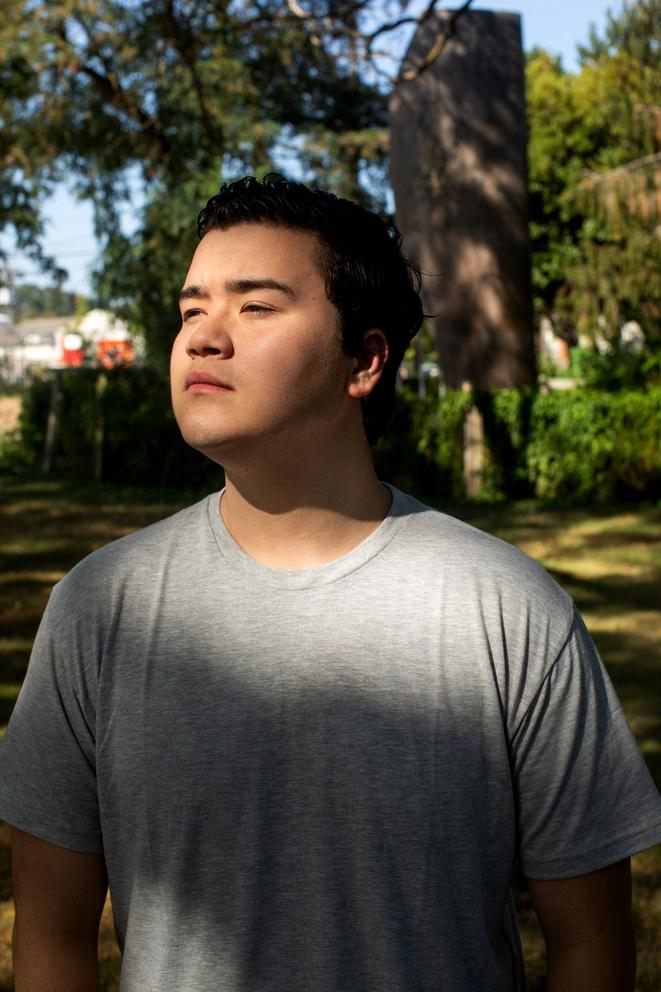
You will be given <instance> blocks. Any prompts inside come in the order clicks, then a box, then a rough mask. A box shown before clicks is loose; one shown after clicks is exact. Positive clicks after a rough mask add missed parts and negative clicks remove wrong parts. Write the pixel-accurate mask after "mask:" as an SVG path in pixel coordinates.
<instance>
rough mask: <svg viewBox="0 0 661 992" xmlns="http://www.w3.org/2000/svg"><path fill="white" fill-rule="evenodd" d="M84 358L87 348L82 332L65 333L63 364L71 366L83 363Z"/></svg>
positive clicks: (63, 339)
mask: <svg viewBox="0 0 661 992" xmlns="http://www.w3.org/2000/svg"><path fill="white" fill-rule="evenodd" d="M84 360H85V348H84V342H83V339H82V338H81V336H80V334H75V333H71V334H65V335H64V337H63V338H62V364H63V365H67V366H69V367H70V368H71V367H76V366H78V365H82V364H83V361H84Z"/></svg>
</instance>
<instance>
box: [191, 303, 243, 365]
mask: <svg viewBox="0 0 661 992" xmlns="http://www.w3.org/2000/svg"><path fill="white" fill-rule="evenodd" d="M186 353H187V354H188V356H189V358H207V357H210V356H216V357H219V358H230V357H231V355H232V354H233V353H234V346H233V344H232V338H231V337H230V335H229V332H228V329H227V326H226V318H225V317H223V316H220V315H218V314H217V315H213V314H206V315H205V316H204V318H203V319H202V320H200V321H198V322H197V323H196V326H195V327H194V329H193V330H192V331H191V333H190V336H189V338H188V341H187V342H186Z"/></svg>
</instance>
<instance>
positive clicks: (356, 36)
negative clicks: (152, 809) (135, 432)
mask: <svg viewBox="0 0 661 992" xmlns="http://www.w3.org/2000/svg"><path fill="white" fill-rule="evenodd" d="M468 2H470V0H468ZM467 5H468V4H465V6H467ZM437 6H438V3H437V0H431V2H429V3H428V4H427V5H426V6H425V7H424V8H423V9H422V11H421V13H419V14H418V15H414V14H412V13H411V12H410V10H409V9H408V8H409V3H408V2H407V0H391V2H387V0H386V2H384V0H325V2H324V3H323V4H319V3H316V2H311V0H310V2H299V0H275V2H268V3H266V2H262V0H234V2H232V0H145V2H137V0H9V2H8V3H7V4H6V5H5V7H3V14H2V17H3V24H2V40H3V42H4V46H3V51H4V53H5V58H6V60H7V64H10V65H17V66H19V67H20V71H21V72H22V73H24V75H25V82H24V83H23V84H22V85H23V90H24V91H25V92H24V93H23V95H21V93H22V91H21V87H20V86H16V85H15V81H14V80H13V77H12V79H11V80H10V81H9V83H8V85H7V88H6V92H7V103H8V108H9V111H8V113H9V116H10V117H11V120H12V121H14V122H15V123H16V130H15V131H12V132H11V135H10V137H9V138H8V141H9V147H10V148H11V149H16V148H25V149H30V147H31V142H33V143H35V135H36V136H38V140H37V141H36V145H37V146H38V147H37V148H36V151H37V152H38V154H37V155H36V156H35V157H34V158H31V157H29V169H28V170H27V171H26V172H25V173H22V174H21V175H20V176H19V180H20V182H23V183H24V184H25V183H27V185H24V187H20V188H21V189H23V188H25V191H26V196H27V199H28V202H29V203H30V205H31V208H32V212H31V214H30V217H29V220H30V222H32V223H33V228H32V233H31V244H33V245H34V250H35V251H36V250H38V243H39V235H40V233H41V232H40V228H39V223H40V220H39V217H40V214H39V203H40V197H41V196H42V195H43V193H44V192H45V191H46V190H47V189H48V187H49V184H50V183H52V182H53V181H54V180H55V179H57V178H58V177H62V176H66V177H68V178H69V180H70V181H72V182H73V183H74V184H75V188H76V190H77V192H78V193H79V195H80V196H81V197H85V198H86V199H88V200H89V201H90V202H91V203H92V204H93V207H94V213H95V224H96V231H97V234H98V237H99V239H100V242H101V260H100V265H99V267H98V270H97V278H96V288H97V293H98V295H99V298H100V302H104V303H105V304H107V305H110V306H112V307H113V308H114V309H116V310H117V309H119V310H121V311H123V312H124V313H125V314H126V315H128V316H130V317H131V318H132V319H133V320H134V321H137V322H138V323H139V324H140V325H141V327H142V329H143V330H144V331H145V333H146V337H147V340H148V342H149V343H150V345H151V350H152V353H153V355H155V356H159V355H160V356H163V355H164V353H165V350H166V346H165V342H167V340H168V336H169V333H170V332H171V331H172V330H173V329H174V327H173V322H174V320H175V312H176V311H175V308H174V297H175V291H176V281H177V280H178V279H179V278H180V277H181V273H182V271H183V266H184V265H185V262H186V259H187V257H188V256H189V254H190V250H191V248H192V245H193V243H194V241H195V232H194V223H193V220H194V218H193V217H192V209H193V205H198V206H199V205H201V204H202V203H204V201H205V200H206V199H207V197H208V196H209V195H210V194H211V193H212V192H214V191H215V190H216V189H217V188H218V185H219V184H220V182H221V181H222V179H223V178H225V177H231V176H236V175H240V174H244V173H246V172H252V173H255V174H257V175H263V174H265V173H266V172H268V171H271V170H272V169H273V168H274V167H276V168H277V167H278V166H280V167H281V168H284V169H285V170H286V171H289V172H291V171H293V172H295V173H297V172H298V173H301V174H302V175H303V176H304V178H306V179H307V180H310V181H313V182H314V181H317V182H320V183H323V184H324V185H326V186H330V187H331V188H333V189H335V190H336V191H337V192H338V193H340V194H344V195H349V196H351V197H353V198H354V199H358V200H360V201H362V202H365V203H367V204H370V205H377V206H383V199H382V196H383V190H384V187H385V175H386V171H385V170H386V161H387V130H386V124H387V108H386V103H387V100H386V94H385V89H386V87H387V85H388V84H387V82H378V81H377V76H378V74H382V73H383V67H382V64H381V62H379V61H378V54H379V53H378V49H379V46H380V45H381V42H382V40H383V39H384V38H385V37H387V36H388V35H389V33H391V32H393V31H397V30H401V29H402V27H405V26H406V25H407V24H410V23H414V22H416V21H423V20H425V19H426V18H428V17H430V16H431V15H432V13H433V12H434V10H435V8H436V7H437ZM5 9H6V11H7V12H6V14H5ZM439 41H440V42H441V43H442V39H439ZM441 47H442V44H441ZM435 48H438V42H437V45H436V46H435ZM439 50H440V49H439ZM435 54H436V50H435V51H433V52H430V53H429V55H428V59H429V58H431V57H432V56H435ZM424 68H425V65H424V64H423V65H421V66H418V67H412V68H411V67H409V68H408V69H407V71H414V72H419V71H424ZM19 81H20V80H19ZM30 184H32V185H30ZM136 189H137V194H136ZM127 204H129V205H130V206H131V209H133V211H134V214H135V217H136V221H137V223H136V224H135V226H134V229H133V230H132V232H131V233H127V231H126V228H125V226H123V225H122V221H121V216H122V211H123V210H124V212H125V211H126V205H127ZM6 220H7V218H6V217H2V216H1V215H0V224H2V223H3V222H6ZM23 229H24V230H25V231H28V227H27V225H26V224H25V223H24V225H23ZM26 237H27V235H26Z"/></svg>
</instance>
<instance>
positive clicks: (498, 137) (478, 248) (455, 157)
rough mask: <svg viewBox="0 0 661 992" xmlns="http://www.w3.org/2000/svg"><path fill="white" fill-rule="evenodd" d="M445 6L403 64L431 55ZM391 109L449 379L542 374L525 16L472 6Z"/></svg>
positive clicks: (415, 245) (513, 381) (512, 379)
mask: <svg viewBox="0 0 661 992" xmlns="http://www.w3.org/2000/svg"><path fill="white" fill-rule="evenodd" d="M447 16H448V15H447V13H445V14H444V13H443V12H441V13H440V14H439V15H438V16H437V17H436V18H430V19H429V20H428V21H427V22H425V23H424V24H423V25H422V26H421V27H420V28H419V30H418V31H417V33H416V35H415V37H414V39H413V42H412V44H411V47H410V48H409V51H408V52H407V55H406V58H405V62H406V63H410V64H412V65H415V64H417V62H419V60H420V59H421V58H422V57H424V55H425V53H426V52H428V51H429V49H430V48H431V46H432V45H433V42H434V38H435V37H436V36H437V34H438V32H439V31H442V30H443V26H444V21H445V18H447ZM390 114H391V178H392V184H393V188H394V191H395V199H396V204H397V223H398V225H399V227H400V229H401V230H402V233H403V234H404V237H405V245H404V247H405V251H407V252H408V254H409V255H410V256H412V257H413V258H414V259H415V260H416V261H417V262H418V263H419V264H420V265H421V266H422V268H423V270H424V281H423V299H424V304H425V309H426V312H427V313H428V314H432V315H433V316H432V317H431V320H430V324H431V328H432V332H433V334H434V338H435V340H436V344H437V348H438V352H439V356H440V360H441V365H442V370H443V377H444V381H445V384H446V385H447V386H450V387H454V388H460V387H461V385H462V384H463V383H464V382H468V383H470V384H471V385H472V386H475V387H477V388H480V389H493V388H499V387H507V386H519V385H527V384H530V383H532V382H534V380H535V375H536V369H535V349H534V336H533V318H532V294H531V276H530V242H529V237H528V202H527V169H526V138H527V133H526V106H525V92H524V60H523V51H522V47H521V30H520V19H519V17H518V15H516V14H495V13H491V12H487V11H470V10H469V11H467V12H466V13H464V14H463V15H462V16H461V18H459V20H458V21H457V24H456V27H455V33H454V35H453V37H452V38H451V39H450V41H449V43H448V45H447V46H446V48H445V50H444V51H443V52H442V54H441V55H440V56H439V58H438V59H437V61H436V62H435V63H433V64H432V66H431V67H430V68H429V69H427V70H426V71H424V72H423V73H422V74H421V75H420V76H418V77H417V78H416V79H414V80H411V81H409V82H403V83H400V84H399V85H398V86H397V88H396V89H395V91H394V93H393V96H392V99H391V106H390Z"/></svg>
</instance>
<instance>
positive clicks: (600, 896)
mask: <svg viewBox="0 0 661 992" xmlns="http://www.w3.org/2000/svg"><path fill="white" fill-rule="evenodd" d="M527 882H528V891H529V892H530V898H531V900H532V904H533V907H534V909H535V912H536V913H537V916H538V918H539V922H540V924H541V927H542V930H543V932H544V939H545V941H546V949H547V956H548V985H547V992H634V985H635V977H636V945H635V941H634V935H633V925H632V920H631V867H630V863H629V859H628V858H627V859H626V860H624V861H618V862H617V863H616V864H613V865H609V866H608V867H607V868H601V869H600V870H599V871H594V872H591V873H590V874H589V875H579V876H577V877H576V878H565V879H558V880H554V881H539V880H535V879H532V878H529V879H527Z"/></svg>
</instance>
